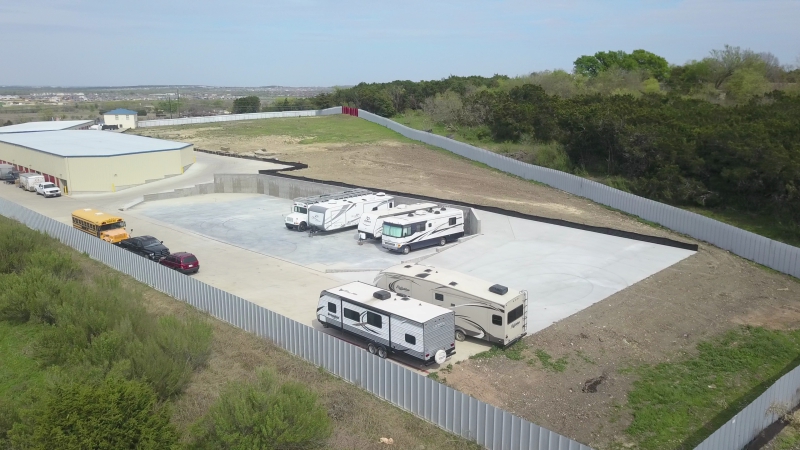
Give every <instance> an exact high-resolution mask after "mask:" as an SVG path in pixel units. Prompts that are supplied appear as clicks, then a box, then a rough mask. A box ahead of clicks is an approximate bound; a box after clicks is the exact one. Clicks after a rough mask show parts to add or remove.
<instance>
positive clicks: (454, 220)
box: [450, 217, 456, 225]
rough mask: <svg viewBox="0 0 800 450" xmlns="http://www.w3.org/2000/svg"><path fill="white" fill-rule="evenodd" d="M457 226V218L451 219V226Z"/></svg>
mask: <svg viewBox="0 0 800 450" xmlns="http://www.w3.org/2000/svg"><path fill="white" fill-rule="evenodd" d="M455 224H456V218H455V217H451V218H450V225H455Z"/></svg>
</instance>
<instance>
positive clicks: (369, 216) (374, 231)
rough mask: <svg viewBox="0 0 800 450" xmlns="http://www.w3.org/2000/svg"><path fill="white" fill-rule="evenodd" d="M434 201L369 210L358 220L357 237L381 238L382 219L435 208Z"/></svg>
mask: <svg viewBox="0 0 800 450" xmlns="http://www.w3.org/2000/svg"><path fill="white" fill-rule="evenodd" d="M437 206H438V205H437V204H436V203H413V204H410V205H397V206H395V207H394V208H389V209H384V210H381V211H370V212H367V213H364V214H363V215H362V216H361V220H359V221H358V239H359V240H360V241H363V240H365V239H381V237H382V236H383V221H384V219H386V218H387V217H392V216H399V215H401V214H408V213H410V212H412V213H413V212H416V211H419V210H422V209H431V208H436V207H437Z"/></svg>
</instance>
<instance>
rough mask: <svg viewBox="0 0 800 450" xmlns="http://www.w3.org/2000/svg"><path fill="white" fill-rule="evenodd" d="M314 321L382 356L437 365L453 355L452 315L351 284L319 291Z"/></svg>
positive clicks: (358, 283) (405, 297)
mask: <svg viewBox="0 0 800 450" xmlns="http://www.w3.org/2000/svg"><path fill="white" fill-rule="evenodd" d="M317 320H319V322H320V323H321V324H322V326H323V327H326V328H327V327H333V328H336V329H339V330H341V331H343V332H346V333H350V334H353V335H357V336H360V337H362V338H364V339H366V340H367V342H368V344H367V351H369V352H370V353H372V354H373V355H375V354H377V355H378V356H379V357H381V358H386V356H387V355H388V354H389V353H400V354H404V355H407V356H410V357H412V358H416V359H418V360H420V361H422V362H424V363H425V364H433V363H434V362H435V363H437V364H442V363H444V362H445V360H447V358H448V357H449V356H451V355H453V354H455V351H456V343H455V341H454V340H453V337H454V332H455V315H454V313H453V311H450V310H449V309H446V308H442V307H441V306H436V305H432V304H429V303H426V302H422V301H419V300H417V299H413V298H410V297H408V296H405V295H398V294H393V293H391V292H388V291H385V290H381V289H378V288H376V287H375V286H370V285H368V284H366V283H362V282H359V281H355V282H352V283H348V284H345V285H342V286H339V287H335V288H333V289H326V290H324V291H322V292H321V293H320V296H319V303H318V304H317Z"/></svg>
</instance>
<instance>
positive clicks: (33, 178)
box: [19, 172, 44, 192]
mask: <svg viewBox="0 0 800 450" xmlns="http://www.w3.org/2000/svg"><path fill="white" fill-rule="evenodd" d="M39 183H44V175H39V174H38V173H34V172H28V173H21V174H19V187H20V188H22V189H25V190H26V191H30V192H33V191H35V190H36V185H37V184H39Z"/></svg>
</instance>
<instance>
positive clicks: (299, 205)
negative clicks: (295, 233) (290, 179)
mask: <svg viewBox="0 0 800 450" xmlns="http://www.w3.org/2000/svg"><path fill="white" fill-rule="evenodd" d="M368 194H372V192H371V191H368V190H366V189H349V190H346V191H342V192H336V193H333V194H320V195H312V196H309V197H299V198H296V199H294V203H293V204H292V211H291V213H289V215H287V216H286V217H285V218H284V223H285V224H286V228H288V229H290V230H299V231H305V230H306V229H308V207H309V206H311V205H314V204H317V203H323V202H327V201H329V200H336V199H340V198H350V197H356V196H359V195H368Z"/></svg>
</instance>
